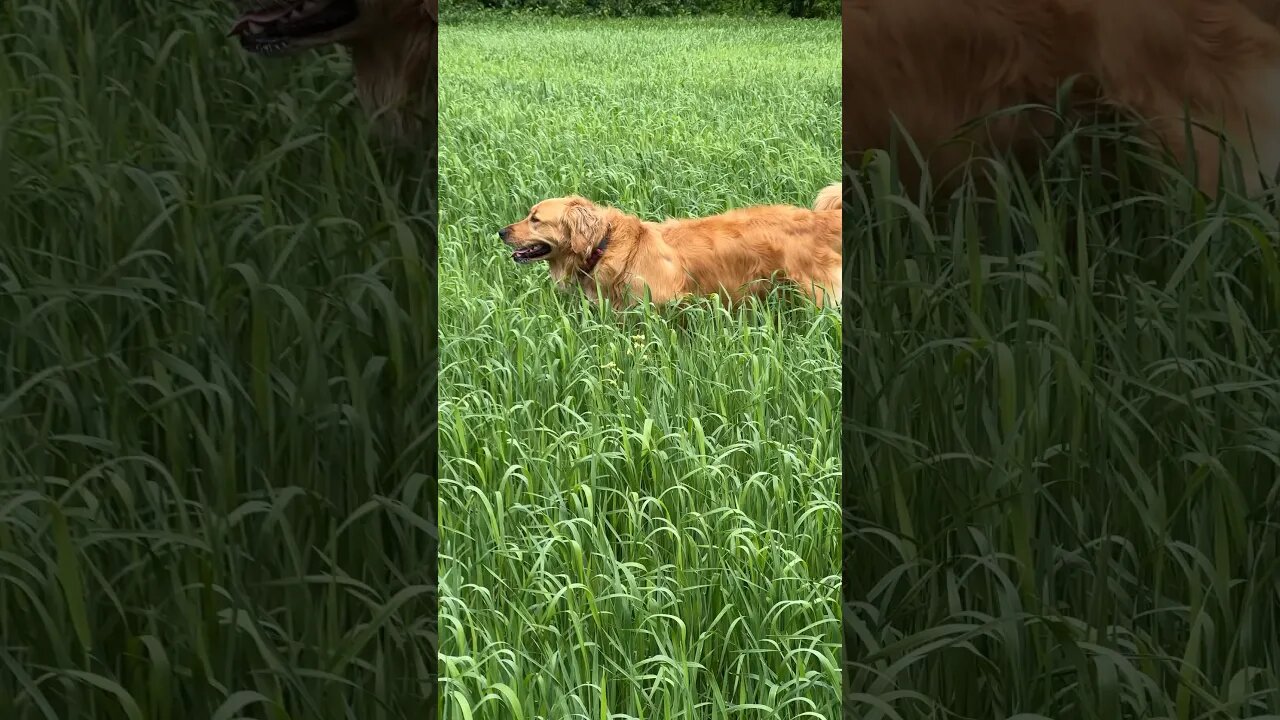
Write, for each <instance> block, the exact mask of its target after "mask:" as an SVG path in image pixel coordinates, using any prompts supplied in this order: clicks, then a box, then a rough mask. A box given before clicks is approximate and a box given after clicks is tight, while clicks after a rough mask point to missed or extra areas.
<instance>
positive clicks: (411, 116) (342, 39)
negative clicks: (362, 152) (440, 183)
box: [231, 0, 439, 140]
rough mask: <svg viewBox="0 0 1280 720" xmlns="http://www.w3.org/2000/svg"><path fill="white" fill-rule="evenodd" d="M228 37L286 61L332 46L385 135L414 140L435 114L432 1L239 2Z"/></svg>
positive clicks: (435, 18)
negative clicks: (345, 52)
mask: <svg viewBox="0 0 1280 720" xmlns="http://www.w3.org/2000/svg"><path fill="white" fill-rule="evenodd" d="M241 4H242V6H243V9H244V11H245V12H244V13H243V14H242V15H241V16H240V17H239V18H238V19H237V21H236V23H235V26H234V27H233V28H232V31H231V32H232V34H233V35H237V36H239V37H240V44H241V45H242V46H243V47H244V48H245V49H246V50H248V51H250V52H255V53H258V54H262V55H268V56H273V55H289V54H293V53H296V52H300V51H302V50H306V49H308V48H317V47H325V46H328V45H333V44H338V45H343V46H345V47H347V48H348V49H349V50H350V52H351V63H352V67H353V70H354V73H355V85H356V94H357V96H358V97H359V98H360V102H361V104H362V105H363V106H364V108H365V110H366V111H367V112H368V113H370V114H371V115H372V116H373V117H374V120H375V125H376V127H377V128H378V129H379V130H380V131H382V132H383V133H384V134H385V135H387V136H389V137H392V138H395V139H401V140H412V139H416V138H417V137H418V135H419V134H420V133H421V132H422V129H423V128H424V127H425V126H426V125H428V124H429V123H432V122H434V118H435V114H436V90H437V80H436V59H437V56H436V33H437V30H438V28H439V23H438V20H439V14H438V5H437V0H242V2H241Z"/></svg>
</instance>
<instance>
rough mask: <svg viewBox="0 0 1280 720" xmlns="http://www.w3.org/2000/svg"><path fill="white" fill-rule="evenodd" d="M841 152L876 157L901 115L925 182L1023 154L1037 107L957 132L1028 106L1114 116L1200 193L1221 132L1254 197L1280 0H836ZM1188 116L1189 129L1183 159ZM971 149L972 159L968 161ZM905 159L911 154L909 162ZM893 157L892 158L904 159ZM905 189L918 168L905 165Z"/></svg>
mask: <svg viewBox="0 0 1280 720" xmlns="http://www.w3.org/2000/svg"><path fill="white" fill-rule="evenodd" d="M843 10H844V33H843V63H844V108H845V110H844V151H845V153H846V156H847V157H848V159H849V161H850V162H851V163H852V164H854V165H857V164H858V163H859V162H860V151H862V150H867V149H883V148H887V147H888V146H889V144H890V139H891V135H892V134H893V125H892V120H891V118H893V117H896V119H897V121H898V122H899V123H901V126H902V128H903V129H905V130H906V131H907V133H908V134H909V135H910V136H911V138H912V139H913V141H914V142H915V143H916V144H917V145H918V146H919V148H920V150H921V152H922V153H924V154H925V156H926V158H927V165H928V168H929V170H930V175H931V177H932V178H933V179H934V180H937V179H939V178H941V177H942V176H944V175H946V174H948V173H951V172H952V171H954V170H956V169H957V168H958V167H959V166H961V165H962V164H964V163H965V162H966V161H967V160H968V159H970V158H971V157H973V156H974V155H980V154H986V153H989V152H990V151H991V150H1003V151H1011V152H1012V153H1013V154H1014V156H1015V157H1024V158H1027V157H1031V156H1032V154H1033V153H1032V152H1031V151H1032V150H1034V147H1035V144H1036V143H1035V142H1034V141H1035V139H1036V136H1037V135H1038V134H1042V133H1047V132H1050V131H1051V130H1052V121H1051V120H1050V118H1049V117H1048V116H1047V115H1046V114H1045V113H1023V114H1021V115H1020V116H1019V117H1018V118H1013V117H1004V118H1002V119H997V120H993V121H991V122H989V123H986V124H983V125H981V126H979V128H977V129H974V130H973V131H971V132H969V133H968V134H967V136H966V138H965V140H967V141H970V142H958V143H957V142H948V141H949V140H950V139H952V138H953V137H955V136H956V135H957V131H958V130H960V128H961V126H962V125H964V124H965V123H966V122H968V121H970V120H973V119H975V118H978V117H981V116H984V115H986V114H988V113H992V112H993V111H996V110H1000V109H1003V108H1007V107H1011V106H1014V105H1019V104H1024V103H1038V104H1042V105H1048V106H1053V105H1055V99H1056V97H1057V92H1058V90H1059V88H1060V87H1062V86H1063V85H1062V84H1063V82H1064V81H1066V80H1068V79H1069V78H1074V82H1073V83H1072V85H1071V86H1070V87H1071V93H1070V96H1069V98H1068V99H1069V104H1070V106H1071V107H1072V108H1074V109H1075V110H1078V111H1081V112H1089V111H1091V110H1096V109H1099V108H1102V107H1112V108H1116V109H1119V110H1121V111H1122V112H1124V113H1126V114H1129V115H1133V116H1136V117H1138V118H1141V119H1143V120H1145V121H1147V122H1146V123H1145V126H1146V127H1147V128H1148V132H1149V134H1150V137H1151V139H1153V140H1156V141H1158V142H1159V143H1160V144H1161V145H1163V146H1164V147H1165V148H1167V150H1168V151H1169V152H1171V153H1172V156H1173V158H1174V159H1175V160H1176V161H1177V162H1179V163H1180V164H1181V165H1182V166H1183V167H1184V168H1185V169H1186V170H1187V171H1188V172H1190V171H1191V170H1192V166H1193V163H1194V166H1195V168H1196V169H1197V170H1198V174H1196V175H1194V177H1195V179H1196V181H1197V184H1198V186H1199V187H1200V188H1201V189H1202V190H1203V191H1205V192H1207V193H1210V194H1214V193H1215V192H1216V190H1217V187H1218V171H1219V167H1220V165H1221V157H1220V152H1219V150H1220V145H1219V140H1218V137H1219V136H1218V134H1217V133H1218V132H1222V133H1223V134H1224V135H1225V136H1226V137H1227V138H1228V140H1229V141H1230V142H1231V143H1232V147H1233V149H1234V150H1236V151H1237V152H1239V153H1240V156H1241V160H1242V163H1243V165H1242V167H1243V169H1244V171H1245V179H1246V182H1247V183H1249V189H1250V190H1256V189H1258V187H1259V184H1260V183H1259V177H1258V175H1259V174H1262V175H1266V176H1267V177H1269V178H1270V177H1274V174H1275V171H1276V169H1277V167H1278V166H1280V32H1277V30H1276V26H1275V21H1276V19H1277V18H1280V1H1278V0H843ZM1184 108H1185V109H1186V110H1188V111H1189V119H1190V120H1191V121H1192V122H1193V123H1198V124H1203V125H1204V126H1205V127H1202V128H1196V129H1193V130H1192V131H1191V134H1192V139H1193V141H1194V142H1193V145H1194V148H1195V150H1194V153H1191V152H1188V146H1187V124H1186V122H1185V118H1187V117H1188V115H1186V114H1184ZM975 151H976V152H975ZM902 155H903V156H905V155H906V153H902ZM900 157H901V156H900ZM900 169H901V171H902V176H903V179H904V181H905V182H906V183H907V184H908V186H909V187H912V186H914V185H915V182H916V181H918V180H919V178H920V168H919V167H918V166H917V164H916V163H915V162H914V161H904V162H903V163H902V165H901V167H900Z"/></svg>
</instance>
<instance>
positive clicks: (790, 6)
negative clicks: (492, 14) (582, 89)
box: [440, 0, 840, 21]
mask: <svg viewBox="0 0 1280 720" xmlns="http://www.w3.org/2000/svg"><path fill="white" fill-rule="evenodd" d="M479 10H499V11H504V12H520V13H535V14H541V15H559V16H589V17H612V18H625V17H679V16H692V15H725V16H739V17H751V16H768V15H784V16H787V17H793V18H828V19H831V18H839V17H840V3H839V2H838V0H442V1H441V3H440V11H441V13H443V14H444V16H445V17H446V21H447V18H448V17H450V16H451V15H454V14H456V13H459V12H466V11H479Z"/></svg>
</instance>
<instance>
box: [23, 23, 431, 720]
mask: <svg viewBox="0 0 1280 720" xmlns="http://www.w3.org/2000/svg"><path fill="white" fill-rule="evenodd" d="M196 5H198V4H196ZM227 23H228V18H227V17H226V16H225V15H223V14H222V8H221V7H217V8H212V9H210V8H206V9H201V8H199V7H196V6H195V5H193V4H191V3H174V2H171V1H169V0H95V1H94V2H77V1H76V0H55V1H53V2H50V1H48V0H38V1H29V2H28V1H26V0H20V1H19V2H17V3H6V4H5V5H4V6H3V7H0V26H3V27H4V28H5V32H4V33H3V36H2V37H0V46H3V52H0V238H3V240H0V717H3V718H6V719H9V718H12V719H14V720H26V719H29V718H30V719H34V718H44V719H46V720H51V719H52V718H59V719H62V720H82V719H83V720H123V719H125V718H129V719H131V720H136V719H143V718H145V719H146V720H166V719H169V720H172V719H175V718H209V717H213V718H224V719H229V718H233V717H255V718H272V719H273V720H279V719H283V718H307V719H308V720H321V719H329V718H332V719H333V720H338V719H339V718H343V719H345V718H351V717H359V718H371V719H373V718H392V717H409V716H412V715H414V714H416V713H418V712H420V709H421V708H422V707H423V706H424V705H429V704H430V703H431V702H433V701H434V698H433V695H434V687H435V684H434V678H433V669H434V665H435V658H436V639H435V627H434V624H435V623H434V620H435V611H436V603H435V601H434V586H435V582H436V572H435V558H436V540H435V529H434V527H433V526H434V524H435V497H434V496H435V480H434V475H435V465H434V463H435V447H434V431H435V418H436V397H435V383H434V380H435V368H434V365H435V348H436V331H435V317H436V302H435V287H436V282H435V278H434V270H435V258H434V256H433V253H432V251H431V250H430V247H429V244H428V243H427V242H426V239H427V238H428V237H430V233H431V227H430V221H431V219H432V215H433V208H432V204H433V202H434V201H433V198H432V195H433V192H432V188H433V186H434V181H433V180H432V179H431V178H430V177H427V176H426V174H425V173H424V166H423V165H422V163H421V160H420V158H421V157H422V156H424V155H427V153H426V152H424V153H422V154H421V155H418V156H417V157H418V158H419V159H418V160H417V161H416V162H415V163H414V164H411V165H407V166H398V165H396V164H393V163H389V162H388V161H387V158H386V157H385V155H384V153H383V152H382V151H381V150H380V149H379V148H376V147H370V146H369V144H368V142H367V140H366V137H367V129H366V127H365V125H364V121H363V115H362V113H361V112H360V111H359V109H358V108H356V107H353V106H351V105H350V103H349V102H348V100H347V99H348V98H349V96H350V92H351V82H350V69H349V68H348V67H347V64H346V61H345V60H343V59H342V58H341V57H340V56H339V55H337V54H334V53H328V54H323V55H319V54H308V55H306V56H303V57H301V58H299V59H298V60H297V61H277V62H263V61H260V60H258V59H255V58H251V57H248V56H246V54H245V53H243V52H242V51H240V49H239V48H238V47H235V46H234V43H232V42H230V41H228V40H227V39H226V38H224V32H225V28H226V26H227Z"/></svg>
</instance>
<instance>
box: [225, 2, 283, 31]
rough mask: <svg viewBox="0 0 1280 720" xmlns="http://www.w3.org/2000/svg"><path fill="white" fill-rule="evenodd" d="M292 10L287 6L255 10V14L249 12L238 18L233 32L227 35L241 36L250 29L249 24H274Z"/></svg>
mask: <svg viewBox="0 0 1280 720" xmlns="http://www.w3.org/2000/svg"><path fill="white" fill-rule="evenodd" d="M290 10H293V7H292V6H290V5H285V6H284V7H278V8H272V9H270V10H255V11H254V12H247V13H245V14H243V15H241V16H240V17H238V18H236V22H235V24H234V25H232V26H231V32H229V33H227V34H228V35H239V34H241V33H243V32H244V31H245V29H246V28H248V27H249V23H258V24H259V25H266V24H267V23H269V22H274V21H276V20H279V19H280V18H282V17H284V16H285V15H287V14H288V13H289V11H290Z"/></svg>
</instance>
